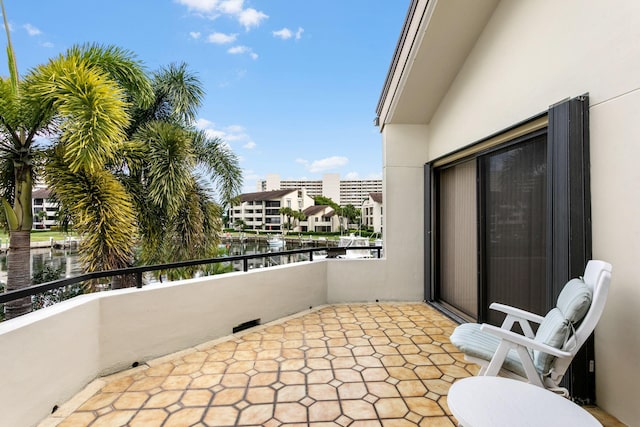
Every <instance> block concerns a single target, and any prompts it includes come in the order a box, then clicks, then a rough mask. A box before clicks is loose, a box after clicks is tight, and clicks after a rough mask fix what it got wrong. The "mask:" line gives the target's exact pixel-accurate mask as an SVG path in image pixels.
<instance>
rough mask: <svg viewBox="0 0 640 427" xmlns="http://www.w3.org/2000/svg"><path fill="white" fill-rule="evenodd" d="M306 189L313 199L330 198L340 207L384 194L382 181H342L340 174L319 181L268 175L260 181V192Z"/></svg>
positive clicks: (332, 174)
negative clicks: (370, 194)
mask: <svg viewBox="0 0 640 427" xmlns="http://www.w3.org/2000/svg"><path fill="white" fill-rule="evenodd" d="M297 188H305V189H306V190H307V194H308V195H309V196H311V197H316V196H324V197H329V198H330V199H331V200H333V201H334V202H336V203H338V204H339V205H340V206H346V205H353V206H356V207H358V206H360V205H361V204H362V202H363V200H365V199H367V198H368V197H369V193H381V192H382V180H381V179H352V180H344V181H342V180H340V174H337V173H326V174H324V175H322V179H321V180H320V179H318V180H306V179H301V180H284V181H283V180H281V179H280V175H278V174H268V175H267V178H266V179H264V180H259V181H258V185H257V190H258V191H272V190H288V189H297Z"/></svg>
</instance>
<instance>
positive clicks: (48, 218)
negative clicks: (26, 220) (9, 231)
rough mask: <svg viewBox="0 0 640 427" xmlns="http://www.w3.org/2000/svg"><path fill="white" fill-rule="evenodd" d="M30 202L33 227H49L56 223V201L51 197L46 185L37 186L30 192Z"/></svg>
mask: <svg viewBox="0 0 640 427" xmlns="http://www.w3.org/2000/svg"><path fill="white" fill-rule="evenodd" d="M31 202H32V203H31V209H32V213H33V228H34V229H50V228H51V226H52V225H55V224H56V221H57V219H56V216H57V214H58V209H59V207H58V202H56V201H55V200H54V199H53V198H52V197H51V191H50V190H49V189H48V188H47V187H45V186H37V187H36V188H34V189H33V192H32V193H31ZM41 212H44V214H42V213H41Z"/></svg>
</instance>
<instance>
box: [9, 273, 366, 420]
mask: <svg viewBox="0 0 640 427" xmlns="http://www.w3.org/2000/svg"><path fill="white" fill-rule="evenodd" d="M326 267H327V262H326V261H318V262H312V263H309V262H305V263H298V264H292V265H285V266H279V267H272V268H265V269H259V270H253V271H251V272H248V273H229V274H225V275H219V276H213V277H206V278H201V279H193V280H186V281H181V282H172V283H165V284H157V285H150V286H146V287H144V288H143V289H135V288H130V289H124V290H118V291H109V292H103V293H99V294H92V295H83V296H80V297H76V298H73V299H71V300H69V301H66V302H63V303H60V304H56V305H55V306H52V307H49V308H45V309H42V310H39V311H36V312H33V313H30V314H27V315H25V316H22V317H20V318H17V319H13V320H10V321H6V322H3V323H0V384H1V385H0V425H1V426H12V427H13V426H15V427H21V426H32V425H36V424H37V423H38V421H40V420H41V419H42V418H44V417H46V416H47V415H48V414H49V413H50V412H51V410H52V408H53V407H54V405H60V404H62V403H64V402H65V401H66V400H68V399H69V398H70V397H71V396H73V395H74V394H75V393H77V392H78V391H80V390H81V389H82V388H83V387H84V386H85V385H86V384H88V383H89V382H90V381H91V380H93V379H94V378H96V377H97V376H99V375H102V374H108V373H112V372H116V371H119V370H122V369H126V368H128V367H130V366H131V365H132V363H134V362H139V363H144V362H145V361H146V360H149V359H152V358H156V357H159V356H163V355H166V354H169V353H173V352H176V351H180V350H183V349H186V348H189V347H193V346H195V345H198V344H202V343H204V342H207V341H210V340H213V339H216V338H220V337H223V336H227V335H230V334H231V332H232V329H233V327H234V326H237V325H238V324H240V323H244V322H246V321H249V320H253V319H260V320H261V323H267V322H270V321H272V320H275V319H279V318H281V317H285V316H287V315H290V314H293V313H298V312H300V311H303V310H306V309H309V307H316V306H319V305H323V304H326V302H327V274H326ZM359 277H360V275H358V274H356V275H354V277H353V278H351V279H349V280H347V281H348V282H355V283H356V285H357V286H358V287H359V288H360V289H362V288H363V287H362V286H360V285H358V282H359ZM359 300H362V298H360V299H359Z"/></svg>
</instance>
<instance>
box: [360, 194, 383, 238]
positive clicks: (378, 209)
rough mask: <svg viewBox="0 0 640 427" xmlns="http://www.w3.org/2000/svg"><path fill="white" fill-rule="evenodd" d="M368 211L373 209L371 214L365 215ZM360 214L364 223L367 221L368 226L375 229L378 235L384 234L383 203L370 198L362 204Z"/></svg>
mask: <svg viewBox="0 0 640 427" xmlns="http://www.w3.org/2000/svg"><path fill="white" fill-rule="evenodd" d="M367 209H371V213H369V214H365V212H366V210H367ZM360 212H361V216H362V220H363V222H364V221H365V218H366V220H367V225H370V226H371V227H373V231H374V232H376V233H381V232H382V224H383V221H382V203H378V202H376V201H375V200H373V199H372V198H371V196H369V198H368V199H367V200H365V201H364V202H363V203H362V206H361V207H360Z"/></svg>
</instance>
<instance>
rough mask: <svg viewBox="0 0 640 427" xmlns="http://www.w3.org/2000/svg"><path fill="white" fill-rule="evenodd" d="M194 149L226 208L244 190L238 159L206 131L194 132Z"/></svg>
mask: <svg viewBox="0 0 640 427" xmlns="http://www.w3.org/2000/svg"><path fill="white" fill-rule="evenodd" d="M193 147H194V148H193V149H194V153H195V156H196V161H197V162H198V165H200V166H203V167H205V169H206V170H207V172H208V175H207V177H206V178H207V179H208V180H209V181H211V182H212V183H213V184H214V186H215V187H216V188H215V190H216V192H217V193H218V196H219V199H220V200H219V201H220V203H221V204H222V205H223V206H225V205H227V204H228V203H229V202H230V201H231V200H232V199H233V198H234V197H236V196H237V195H238V194H240V191H241V189H242V169H241V168H240V166H239V164H238V157H237V156H236V154H235V153H234V152H233V151H231V149H230V148H229V146H228V145H227V144H226V143H225V142H224V141H223V140H222V139H220V138H209V137H207V135H206V133H205V132H204V131H193Z"/></svg>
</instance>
